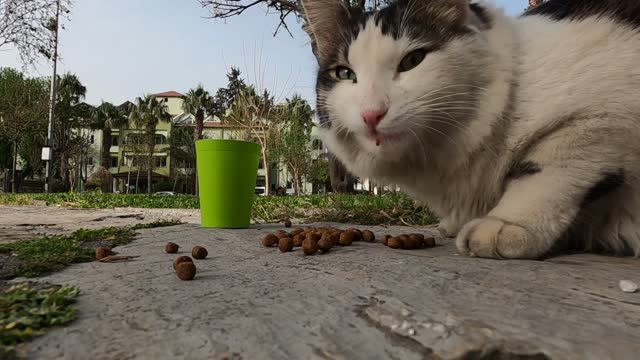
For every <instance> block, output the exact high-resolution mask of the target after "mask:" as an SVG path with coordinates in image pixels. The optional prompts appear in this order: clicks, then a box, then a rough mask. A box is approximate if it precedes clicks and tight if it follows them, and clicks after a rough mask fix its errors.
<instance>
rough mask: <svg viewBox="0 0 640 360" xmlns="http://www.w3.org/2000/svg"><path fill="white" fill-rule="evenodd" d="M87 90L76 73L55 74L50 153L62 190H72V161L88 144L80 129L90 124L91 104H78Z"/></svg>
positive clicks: (74, 160) (76, 160) (83, 151)
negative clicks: (55, 91)
mask: <svg viewBox="0 0 640 360" xmlns="http://www.w3.org/2000/svg"><path fill="white" fill-rule="evenodd" d="M86 93H87V88H86V87H85V86H84V85H83V84H82V82H81V81H80V79H79V78H78V76H76V75H75V74H71V73H66V74H64V75H62V76H59V77H58V81H57V94H58V95H57V101H56V105H55V113H54V114H55V116H54V127H53V130H54V131H53V156H54V159H53V160H54V163H57V165H58V174H57V175H58V176H57V177H58V178H59V179H60V181H61V189H59V190H63V191H68V190H70V189H71V169H72V163H74V162H75V163H77V162H79V160H78V159H77V158H78V157H79V156H81V155H82V154H84V153H85V152H86V149H87V148H88V146H89V144H88V141H87V139H86V138H85V137H84V136H83V133H82V131H81V129H83V128H87V127H88V126H89V124H90V119H91V112H92V111H93V108H92V107H91V106H90V105H87V104H84V103H81V101H83V100H84V98H85V95H86Z"/></svg>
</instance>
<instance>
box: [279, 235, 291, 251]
mask: <svg viewBox="0 0 640 360" xmlns="http://www.w3.org/2000/svg"><path fill="white" fill-rule="evenodd" d="M278 248H279V249H280V252H288V251H291V250H292V249H293V239H292V238H288V237H285V238H280V240H279V241H278Z"/></svg>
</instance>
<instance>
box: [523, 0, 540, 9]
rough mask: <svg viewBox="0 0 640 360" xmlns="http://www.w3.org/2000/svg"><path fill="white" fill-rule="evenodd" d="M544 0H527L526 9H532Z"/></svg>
mask: <svg viewBox="0 0 640 360" xmlns="http://www.w3.org/2000/svg"><path fill="white" fill-rule="evenodd" d="M543 2H544V0H529V7H528V8H527V9H526V10H530V9H533V8H534V7H536V6H538V5H540V4H542V3H543Z"/></svg>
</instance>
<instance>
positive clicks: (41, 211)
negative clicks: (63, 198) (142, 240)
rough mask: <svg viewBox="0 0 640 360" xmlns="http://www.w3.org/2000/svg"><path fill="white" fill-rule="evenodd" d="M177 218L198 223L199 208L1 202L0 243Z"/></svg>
mask: <svg viewBox="0 0 640 360" xmlns="http://www.w3.org/2000/svg"><path fill="white" fill-rule="evenodd" d="M167 219H176V220H180V221H182V222H185V223H193V224H196V223H199V222H200V212H199V211H198V210H196V209H136V208H111V209H79V208H72V207H63V206H6V205H0V244H2V243H10V242H13V241H17V240H25V239H33V238H37V237H42V236H43V235H62V234H68V233H70V232H72V231H75V230H78V229H83V228H84V229H99V228H104V227H107V226H130V225H135V224H147V223H152V222H155V221H158V220H167Z"/></svg>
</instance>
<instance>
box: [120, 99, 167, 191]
mask: <svg viewBox="0 0 640 360" xmlns="http://www.w3.org/2000/svg"><path fill="white" fill-rule="evenodd" d="M129 118H130V119H131V121H132V122H133V123H134V124H135V125H136V127H137V128H141V129H144V130H145V131H144V134H145V136H144V137H145V145H146V146H147V192H148V193H149V194H151V190H152V189H151V178H152V174H153V153H154V151H155V148H156V127H157V126H158V124H159V123H160V122H161V121H162V122H169V121H171V115H170V114H169V113H168V112H167V105H166V104H165V103H164V102H162V101H158V99H157V98H156V97H155V96H153V95H146V96H145V97H144V98H137V99H136V104H135V107H134V109H133V111H132V112H131V114H129ZM138 165H139V164H138Z"/></svg>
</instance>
